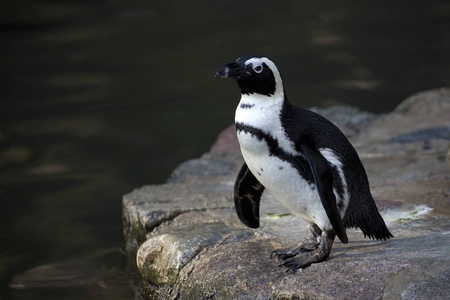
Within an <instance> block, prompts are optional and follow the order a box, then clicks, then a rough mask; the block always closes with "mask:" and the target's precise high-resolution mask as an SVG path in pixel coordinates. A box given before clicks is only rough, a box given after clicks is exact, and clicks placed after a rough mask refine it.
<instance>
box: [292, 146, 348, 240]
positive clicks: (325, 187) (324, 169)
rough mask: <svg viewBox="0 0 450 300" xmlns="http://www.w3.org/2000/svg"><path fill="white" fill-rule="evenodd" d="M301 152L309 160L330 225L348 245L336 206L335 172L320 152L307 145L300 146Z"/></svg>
mask: <svg viewBox="0 0 450 300" xmlns="http://www.w3.org/2000/svg"><path fill="white" fill-rule="evenodd" d="M300 150H301V151H302V152H303V154H304V155H305V156H306V159H307V160H308V163H309V166H310V168H311V170H312V173H313V176H314V181H315V182H316V186H317V191H318V193H319V196H320V200H321V201H322V205H323V208H324V209H325V212H326V213H327V216H328V219H329V220H330V223H331V225H332V226H333V229H334V231H335V232H336V235H337V236H338V237H339V239H340V240H341V242H343V243H344V244H347V243H348V239H347V234H346V232H345V228H344V224H343V222H342V219H341V216H340V214H339V211H338V209H337V206H336V196H335V195H334V192H333V172H332V170H331V168H330V165H329V163H328V161H327V160H326V158H325V157H323V155H322V154H321V153H320V152H319V150H317V149H315V148H313V147H310V146H308V145H305V144H301V145H300Z"/></svg>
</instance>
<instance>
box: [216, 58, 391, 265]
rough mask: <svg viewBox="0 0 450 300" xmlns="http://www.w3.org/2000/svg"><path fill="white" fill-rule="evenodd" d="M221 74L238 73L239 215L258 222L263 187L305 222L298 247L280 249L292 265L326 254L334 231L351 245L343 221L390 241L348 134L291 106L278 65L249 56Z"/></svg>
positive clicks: (251, 222)
mask: <svg viewBox="0 0 450 300" xmlns="http://www.w3.org/2000/svg"><path fill="white" fill-rule="evenodd" d="M216 76H221V77H223V78H233V79H235V80H236V81H237V83H238V86H239V89H240V90H241V100H240V102H239V104H238V106H237V108H236V115H235V123H236V132H237V137H238V140H239V144H240V147H241V152H242V155H243V157H244V161H245V162H244V164H243V166H242V168H241V170H240V171H239V173H238V175H237V178H236V183H235V187H234V203H235V207H236V212H237V215H238V217H239V219H240V220H241V221H242V222H243V223H244V224H245V225H247V226H248V227H251V228H258V227H259V203H260V199H261V195H262V193H263V191H264V190H268V191H269V192H270V193H271V194H272V195H273V196H274V197H275V198H276V199H277V200H278V201H280V202H281V203H282V204H283V205H285V206H286V207H288V208H289V209H290V210H291V211H292V212H293V213H294V214H295V215H297V216H298V217H299V218H300V219H302V220H304V221H305V222H307V223H308V233H307V235H306V238H305V240H304V241H303V242H302V243H301V244H300V245H299V247H297V248H295V249H293V250H283V249H277V250H275V251H273V252H272V254H271V255H270V256H271V257H272V255H275V256H277V257H278V259H279V261H280V262H281V265H280V266H286V267H287V268H288V270H290V269H292V270H296V269H299V268H303V267H306V266H309V265H311V264H312V263H316V262H320V261H323V260H325V259H326V258H327V257H328V256H329V254H330V252H331V247H332V245H333V242H334V238H335V237H336V235H337V236H338V238H339V239H340V240H341V242H343V243H344V244H346V243H347V242H348V239H347V234H346V228H350V227H355V228H360V229H361V230H362V232H363V233H364V236H368V237H369V238H373V239H377V240H380V239H381V240H386V239H389V238H391V237H393V235H392V234H391V233H390V232H389V230H388V229H387V227H386V224H385V223H384V220H383V218H382V217H381V215H380V214H379V212H378V210H377V207H376V206H375V202H374V200H373V198H372V195H371V193H370V188H369V182H368V179H367V175H366V172H365V170H364V167H363V165H362V163H361V161H360V159H359V157H358V154H357V153H356V151H355V149H354V148H353V146H352V145H351V144H350V142H349V141H348V140H347V138H346V137H345V135H344V134H343V133H342V132H341V131H340V130H339V129H338V128H337V127H336V126H335V125H334V124H333V123H331V122H330V121H328V120H327V119H325V118H323V117H322V116H320V115H318V114H316V113H314V112H311V111H308V110H305V109H301V108H298V107H295V106H293V105H292V104H290V103H289V101H288V99H287V97H286V93H285V91H284V87H283V82H282V80H281V76H280V73H279V71H278V69H277V67H276V66H275V64H274V63H273V62H272V61H271V60H270V59H268V58H267V57H264V56H261V55H246V56H242V57H240V58H238V60H237V61H236V62H231V63H228V64H226V65H224V66H223V67H221V68H220V69H219V70H218V71H217V73H216Z"/></svg>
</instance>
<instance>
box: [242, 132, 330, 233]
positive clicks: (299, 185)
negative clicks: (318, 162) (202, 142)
mask: <svg viewBox="0 0 450 300" xmlns="http://www.w3.org/2000/svg"><path fill="white" fill-rule="evenodd" d="M238 139H239V143H240V145H241V152H242V155H243V157H244V160H245V162H246V164H247V166H248V167H249V169H250V171H251V172H252V173H253V175H254V176H255V177H256V178H257V179H258V181H259V182H261V184H262V185H263V186H264V187H265V188H266V189H267V190H268V191H269V192H270V193H271V194H272V195H273V196H274V197H275V198H276V199H277V200H278V201H280V202H281V203H282V204H283V205H285V206H286V207H288V208H289V209H290V210H291V211H292V212H294V213H295V214H296V215H297V216H298V217H300V218H301V219H303V220H304V221H306V222H308V223H316V224H317V225H318V226H319V227H321V228H324V227H328V226H327V224H328V223H329V221H328V218H327V217H326V215H325V211H324V209H323V207H322V204H321V201H320V198H319V195H318V193H317V190H316V187H315V184H311V183H308V182H307V181H306V180H305V179H304V178H303V177H302V176H301V175H300V174H299V172H298V170H297V169H296V168H295V167H294V166H292V165H291V163H289V162H287V161H285V160H283V159H281V158H280V157H279V156H277V155H276V153H272V150H273V149H271V148H270V145H269V144H268V143H267V141H266V140H265V139H260V138H258V137H257V136H256V135H254V134H253V135H252V134H251V133H249V132H244V131H240V132H238ZM274 140H276V138H274Z"/></svg>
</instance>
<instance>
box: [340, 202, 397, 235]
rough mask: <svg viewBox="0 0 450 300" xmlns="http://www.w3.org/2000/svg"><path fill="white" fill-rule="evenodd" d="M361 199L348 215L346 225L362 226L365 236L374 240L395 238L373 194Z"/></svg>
mask: <svg viewBox="0 0 450 300" xmlns="http://www.w3.org/2000/svg"><path fill="white" fill-rule="evenodd" d="M359 200H360V201H358V202H357V203H356V205H355V207H354V208H353V209H352V210H351V213H350V214H349V215H348V218H347V220H346V222H344V223H345V227H347V228H349V227H354V228H360V229H361V231H362V232H363V234H364V237H368V238H370V239H374V240H387V239H390V238H393V237H394V236H393V235H392V233H391V232H390V231H389V229H388V228H387V226H386V223H385V222H384V220H383V217H381V215H380V213H379V212H378V209H377V207H376V205H375V201H373V198H372V196H371V195H370V194H369V196H368V198H366V199H359ZM361 200H365V201H361Z"/></svg>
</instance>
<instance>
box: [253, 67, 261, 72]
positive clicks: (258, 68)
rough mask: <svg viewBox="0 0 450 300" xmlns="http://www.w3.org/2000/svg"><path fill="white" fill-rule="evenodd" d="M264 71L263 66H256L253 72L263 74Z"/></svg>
mask: <svg viewBox="0 0 450 300" xmlns="http://www.w3.org/2000/svg"><path fill="white" fill-rule="evenodd" d="M262 70H263V66H262V65H256V66H254V67H253V71H255V72H256V73H261V72H262Z"/></svg>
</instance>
